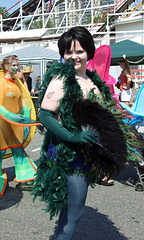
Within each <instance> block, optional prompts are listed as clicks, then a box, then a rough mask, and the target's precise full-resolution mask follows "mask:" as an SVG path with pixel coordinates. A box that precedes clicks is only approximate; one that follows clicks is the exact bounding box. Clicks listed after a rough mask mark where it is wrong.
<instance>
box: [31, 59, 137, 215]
mask: <svg viewBox="0 0 144 240" xmlns="http://www.w3.org/2000/svg"><path fill="white" fill-rule="evenodd" d="M86 73H87V75H88V76H89V77H90V78H91V80H92V81H93V83H94V84H95V85H96V86H97V87H98V88H99V90H100V92H101V95H102V98H100V99H99V98H98V96H92V98H93V102H96V103H95V104H94V105H92V110H93V111H94V112H95V111H101V114H100V115H99V116H97V112H96V113H94V117H96V119H99V123H98V122H95V125H96V126H95V127H96V129H97V130H98V131H100V136H101V140H100V143H101V144H102V145H104V150H103V149H102V148H100V147H97V150H96V151H95V147H94V146H93V147H92V148H91V149H90V147H88V146H87V145H85V144H81V143H80V144H68V143H63V142H61V143H60V144H58V145H57V146H56V150H57V159H58V160H59V164H57V163H56V162H52V161H50V160H49V159H47V158H46V152H47V149H48V146H49V143H50V133H49V132H48V131H47V132H46V134H45V138H44V141H43V145H42V150H41V156H40V159H39V164H38V169H37V173H36V178H35V181H34V189H33V194H34V195H35V198H36V197H37V196H40V197H41V200H42V201H45V202H46V203H47V208H46V209H45V210H46V211H48V212H49V213H50V219H52V218H53V217H54V216H56V215H57V214H59V212H61V211H62V209H63V208H64V207H65V205H66V189H67V176H68V175H70V174H73V173H77V174H83V175H85V176H87V177H90V178H91V185H93V184H95V183H96V182H97V179H98V177H99V175H101V173H102V172H103V173H106V174H107V173H109V174H111V173H112V172H113V171H114V170H115V169H120V167H122V166H123V164H124V163H125V161H126V155H128V156H130V154H129V153H130V151H131V147H130V145H131V146H132V144H133V136H132V135H130V130H129V129H128V127H127V126H126V125H125V124H124V123H123V121H122V119H123V118H124V115H123V113H124V112H122V111H121V110H120V109H116V103H115V102H114V101H112V96H111V93H110V90H109V87H108V86H106V85H105V83H104V82H103V81H102V80H101V79H100V77H99V76H98V74H97V73H96V72H90V71H89V70H87V72H86ZM75 74H76V71H75V69H74V64H73V63H72V62H71V64H67V63H64V64H63V63H58V62H55V63H54V64H52V66H51V68H50V69H49V70H48V71H47V72H46V73H45V75H44V81H43V84H42V87H41V92H40V103H41V101H42V99H43V97H44V94H45V91H46V89H47V86H48V84H49V82H50V81H51V79H52V78H53V77H54V76H59V78H63V77H64V90H65V93H64V97H63V98H62V99H61V100H60V116H61V120H62V124H63V126H64V127H65V128H66V129H67V130H68V131H70V132H73V133H75V132H77V131H79V130H81V125H79V124H77V123H76V121H75V120H76V119H74V118H73V109H74V106H76V104H77V103H78V101H79V100H80V99H81V100H82V95H83V93H82V90H81V88H80V86H79V84H78V82H77V80H76V78H75ZM88 104H89V102H88ZM93 107H94V109H93ZM86 111H87V110H86ZM110 113H112V114H113V115H114V116H115V118H116V122H117V123H116V125H115V127H114V130H113V131H116V130H118V135H119V137H121V136H122V137H121V138H122V141H121V150H122V148H123V147H124V149H123V150H122V156H123V158H122V160H120V151H119V150H118V149H117V148H118V147H117V146H118V145H119V143H118V142H117V144H116V143H115V146H114V152H112V144H113V143H111V150H109V148H108V147H107V145H105V142H106V141H110V138H111V134H110V131H109V132H107V135H106V136H104V133H102V131H103V128H104V129H105V130H106V124H107V123H106V121H104V122H103V121H101V119H102V118H103V117H104V119H105V120H106V117H105V114H107V115H108V117H109V118H110V117H111V118H112V122H110V123H109V127H110V129H111V130H112V126H113V122H114V121H115V120H114V119H113V117H112V114H110ZM81 114H83V113H82V111H81ZM90 114H91V113H90ZM103 114H104V116H103ZM78 121H79V120H78ZM98 128H102V129H101V130H99V129H98ZM114 136H115V139H116V135H115V133H114ZM124 139H125V141H124ZM126 145H127V147H128V148H129V147H130V148H129V149H130V150H129V151H128V154H127V152H126ZM134 146H135V145H134ZM85 149H86V150H88V154H87V153H86V151H85ZM91 150H92V154H89V153H90V152H91ZM97 151H98V154H99V155H98V157H97V158H95V155H94V154H95V153H96V152H97ZM115 152H116V156H115ZM78 153H83V154H84V155H85V158H86V162H85V164H87V162H88V161H91V163H92V165H93V166H92V168H91V171H89V172H84V171H78V170H76V169H72V168H71V164H70V163H71V162H72V161H73V160H75V158H76V156H77V154H78ZM109 154H110V156H109ZM125 154H126V155H125ZM90 155H91V156H90ZM102 155H103V157H102ZM116 157H118V159H116ZM95 159H96V164H93V162H94V160H95ZM101 161H102V163H103V164H101Z"/></svg>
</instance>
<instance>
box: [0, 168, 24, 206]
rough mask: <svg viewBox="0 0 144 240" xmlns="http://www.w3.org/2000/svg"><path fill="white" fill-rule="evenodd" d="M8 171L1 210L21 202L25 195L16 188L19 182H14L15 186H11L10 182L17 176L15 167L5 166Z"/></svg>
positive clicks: (0, 201) (0, 199)
mask: <svg viewBox="0 0 144 240" xmlns="http://www.w3.org/2000/svg"><path fill="white" fill-rule="evenodd" d="M4 170H5V172H6V173H7V178H8V181H7V186H6V189H5V192H4V195H3V196H2V197H1V198H0V210H4V209H7V208H10V207H12V206H14V205H16V204H17V203H19V202H20V201H21V199H22V197H23V193H22V192H21V191H20V190H18V189H16V188H15V185H16V184H17V183H13V185H14V186H12V187H10V186H9V183H10V182H11V181H13V179H14V178H15V171H14V167H8V168H4Z"/></svg>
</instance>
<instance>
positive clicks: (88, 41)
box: [58, 27, 95, 60]
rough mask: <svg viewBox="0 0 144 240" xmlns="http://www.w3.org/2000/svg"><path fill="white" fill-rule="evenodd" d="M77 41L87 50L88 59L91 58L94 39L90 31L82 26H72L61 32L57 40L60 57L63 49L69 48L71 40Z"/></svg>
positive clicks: (62, 54)
mask: <svg viewBox="0 0 144 240" xmlns="http://www.w3.org/2000/svg"><path fill="white" fill-rule="evenodd" d="M75 40H77V41H79V43H80V45H81V47H82V48H83V49H84V50H85V51H86V52H87V55H88V60H90V59H92V58H93V57H94V54H95V45H94V40H93V37H92V35H91V34H90V32H89V31H88V30H87V29H86V28H84V27H73V28H71V29H69V30H68V31H67V32H65V33H63V34H62V35H61V37H60V39H59V41H58V48H59V53H60V55H61V57H63V56H64V53H65V51H66V50H67V51H68V50H69V49H70V47H71V42H72V41H75Z"/></svg>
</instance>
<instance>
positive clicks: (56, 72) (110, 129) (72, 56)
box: [0, 27, 131, 240]
mask: <svg viewBox="0 0 144 240" xmlns="http://www.w3.org/2000/svg"><path fill="white" fill-rule="evenodd" d="M58 48H59V53H60V56H61V57H62V58H63V59H64V61H65V63H60V62H55V63H50V64H48V67H47V71H46V73H45V75H44V77H43V82H42V86H41V77H40V76H38V77H37V78H36V80H35V87H34V92H38V93H39V92H40V93H39V102H40V115H39V121H37V120H36V118H35V113H34V107H33V103H32V101H31V97H30V93H31V92H32V78H31V77H30V74H31V73H32V72H33V71H34V69H32V68H31V67H30V66H25V67H24V68H23V70H21V69H20V67H19V59H18V57H17V56H16V55H13V56H7V57H5V58H4V59H3V61H2V63H1V68H2V70H1V71H0V86H1V95H0V136H1V137H0V138H1V141H0V196H1V197H2V196H3V194H4V191H5V188H6V181H7V177H6V173H5V172H4V170H3V169H2V159H3V157H4V156H7V157H9V156H11V154H12V155H13V157H14V159H15V172H16V178H15V181H17V182H19V183H20V185H19V186H20V189H25V187H27V188H28V187H29V185H30V184H29V182H30V183H31V182H32V181H34V184H33V187H32V188H33V191H32V193H33V194H34V196H35V197H37V196H41V197H42V199H43V200H44V201H46V202H47V203H48V207H47V211H48V212H49V213H50V218H53V216H56V215H57V214H59V221H58V229H57V235H56V239H57V240H71V239H72V237H73V235H74V232H75V228H76V225H77V222H78V221H79V219H80V218H81V216H82V215H83V212H84V205H85V201H86V196H87V191H88V187H89V186H90V185H94V184H96V183H101V182H102V181H103V180H104V181H105V182H106V183H107V184H105V185H113V180H111V179H110V178H111V176H112V174H113V173H114V172H115V171H116V172H117V171H119V170H120V169H121V167H123V166H124V164H125V162H126V161H127V157H128V154H129V153H128V151H127V137H126V136H124V134H125V133H124V129H123V127H122V116H123V114H122V111H121V118H119V115H118V114H116V111H112V110H113V109H116V103H115V102H114V101H113V99H112V96H111V93H110V90H109V87H108V86H106V85H105V83H104V82H103V81H102V80H101V79H100V77H99V76H98V74H97V73H96V72H91V71H89V70H87V69H86V63H87V61H89V60H90V59H92V58H93V57H94V53H95V45H94V40H93V38H92V36H91V34H90V32H89V31H88V30H87V29H86V28H84V27H73V28H71V29H70V30H68V31H67V32H65V33H63V34H62V36H61V37H60V39H59V41H58ZM119 64H120V67H121V68H122V73H121V75H120V77H119V80H118V84H117V87H118V88H119V89H120V91H121V94H120V100H121V101H124V102H125V103H126V104H129V102H130V99H131V77H130V69H129V66H128V62H127V61H126V59H124V58H121V59H120V61H119ZM23 92H24V94H23ZM25 100H26V101H25ZM109 106H111V108H109ZM110 109H112V110H110ZM119 111H120V109H119ZM32 113H33V114H32ZM32 115H33V118H31V116H32ZM38 124H42V125H43V126H44V127H45V129H46V132H45V136H44V141H43V144H42V150H41V156H40V159H39V164H38V166H36V164H35V163H34V162H33V161H32V159H31V158H30V157H29V156H28V155H27V154H26V152H25V150H24V148H25V145H27V144H28V143H26V144H25V142H26V141H27V139H28V136H29V134H32V135H33V131H32V130H30V129H32V128H33V127H34V126H36V125H38ZM127 135H128V134H127ZM30 139H31V138H30ZM108 180H111V182H112V184H108ZM22 183H24V184H22ZM30 186H32V185H30Z"/></svg>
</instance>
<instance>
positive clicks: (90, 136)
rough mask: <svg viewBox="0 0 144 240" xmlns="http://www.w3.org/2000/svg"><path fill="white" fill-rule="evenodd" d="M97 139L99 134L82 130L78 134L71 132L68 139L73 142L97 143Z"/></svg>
mask: <svg viewBox="0 0 144 240" xmlns="http://www.w3.org/2000/svg"><path fill="white" fill-rule="evenodd" d="M97 140H98V135H97V134H96V133H93V132H88V131H81V132H78V133H76V134H70V136H69V140H68V141H69V142H71V143H78V142H83V143H89V144H91V143H93V144H95V143H96V142H97Z"/></svg>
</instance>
